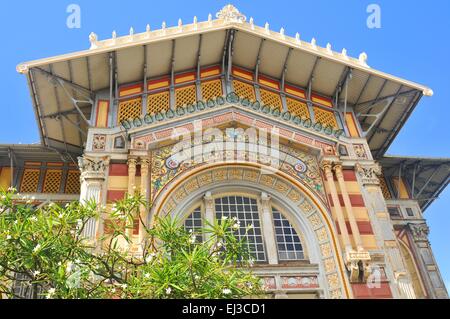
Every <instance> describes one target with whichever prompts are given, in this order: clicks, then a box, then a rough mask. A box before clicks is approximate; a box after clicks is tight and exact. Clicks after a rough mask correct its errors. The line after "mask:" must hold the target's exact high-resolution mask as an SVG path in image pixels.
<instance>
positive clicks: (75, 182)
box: [65, 171, 81, 194]
mask: <svg viewBox="0 0 450 319" xmlns="http://www.w3.org/2000/svg"><path fill="white" fill-rule="evenodd" d="M80 187H81V186H80V172H79V171H68V172H67V179H66V190H65V193H66V194H79V193H80Z"/></svg>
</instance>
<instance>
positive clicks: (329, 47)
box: [327, 42, 333, 54]
mask: <svg viewBox="0 0 450 319" xmlns="http://www.w3.org/2000/svg"><path fill="white" fill-rule="evenodd" d="M327 52H328V53H329V54H333V50H332V49H331V43H330V42H328V43H327Z"/></svg>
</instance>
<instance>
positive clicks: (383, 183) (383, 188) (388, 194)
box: [379, 176, 392, 199]
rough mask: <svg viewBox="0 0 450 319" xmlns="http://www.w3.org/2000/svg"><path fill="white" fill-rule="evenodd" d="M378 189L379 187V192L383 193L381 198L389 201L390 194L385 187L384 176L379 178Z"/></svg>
mask: <svg viewBox="0 0 450 319" xmlns="http://www.w3.org/2000/svg"><path fill="white" fill-rule="evenodd" d="M379 179H380V187H381V192H382V193H383V196H384V198H385V199H391V198H392V196H391V192H390V191H389V188H388V186H387V183H386V179H385V178H384V176H380V178H379Z"/></svg>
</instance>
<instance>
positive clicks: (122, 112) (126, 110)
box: [117, 98, 142, 123]
mask: <svg viewBox="0 0 450 319" xmlns="http://www.w3.org/2000/svg"><path fill="white" fill-rule="evenodd" d="M141 115H142V99H141V98H137V99H133V100H128V101H123V102H120V103H119V114H118V116H117V121H118V123H120V122H121V121H124V120H128V119H134V118H136V117H141Z"/></svg>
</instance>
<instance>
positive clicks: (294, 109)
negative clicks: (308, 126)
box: [286, 98, 311, 119]
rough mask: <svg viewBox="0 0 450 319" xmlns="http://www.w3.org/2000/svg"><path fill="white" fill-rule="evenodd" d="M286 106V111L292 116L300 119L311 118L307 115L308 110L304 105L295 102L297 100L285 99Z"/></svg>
mask: <svg viewBox="0 0 450 319" xmlns="http://www.w3.org/2000/svg"><path fill="white" fill-rule="evenodd" d="M286 104H287V107H288V111H289V112H290V113H291V114H292V115H296V116H298V117H300V118H301V119H309V118H311V116H310V115H309V110H308V106H307V105H306V103H302V102H300V101H297V100H294V99H291V98H286Z"/></svg>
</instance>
